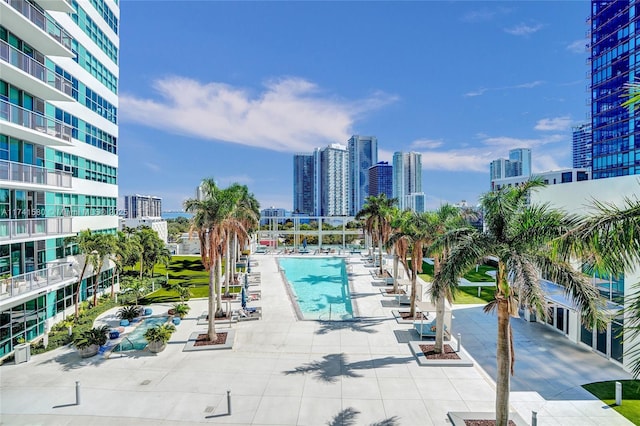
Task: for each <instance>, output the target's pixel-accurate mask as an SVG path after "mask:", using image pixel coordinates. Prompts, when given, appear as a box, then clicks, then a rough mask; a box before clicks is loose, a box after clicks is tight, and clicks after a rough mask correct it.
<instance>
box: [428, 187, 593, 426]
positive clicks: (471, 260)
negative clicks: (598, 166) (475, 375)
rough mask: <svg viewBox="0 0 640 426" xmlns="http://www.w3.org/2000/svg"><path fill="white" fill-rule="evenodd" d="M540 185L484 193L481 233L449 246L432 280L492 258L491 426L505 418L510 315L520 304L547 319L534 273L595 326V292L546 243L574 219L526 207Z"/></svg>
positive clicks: (511, 368) (511, 369)
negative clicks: (494, 322) (493, 382)
mask: <svg viewBox="0 0 640 426" xmlns="http://www.w3.org/2000/svg"><path fill="white" fill-rule="evenodd" d="M540 186H543V183H542V182H541V181H540V180H535V179H534V180H530V181H529V182H527V183H525V184H524V185H522V186H519V187H515V188H503V189H501V190H498V191H495V192H489V193H487V194H484V195H483V196H482V198H481V204H482V207H483V209H484V212H485V216H484V220H485V231H483V232H477V233H471V234H469V235H467V236H466V238H462V239H461V240H460V241H458V243H457V244H455V245H453V246H452V247H451V248H450V250H449V253H448V255H447V257H446V260H445V262H443V264H442V265H441V266H442V267H441V269H440V271H439V272H438V276H437V277H436V280H442V282H453V281H457V280H458V278H459V277H460V276H461V275H462V274H464V273H465V272H466V271H468V270H469V269H470V268H472V267H473V266H474V265H475V264H476V263H478V262H479V261H480V260H481V259H484V258H486V257H488V256H491V257H493V258H495V259H497V262H498V270H497V273H496V293H495V299H494V300H493V301H492V302H490V303H489V304H487V306H485V312H494V311H495V312H497V319H498V334H497V350H496V358H497V373H496V374H497V378H496V424H497V425H498V426H506V425H507V423H508V419H509V388H510V383H509V380H510V376H509V375H510V374H513V373H514V348H513V336H512V330H511V324H510V317H511V316H516V317H517V316H518V315H519V314H518V308H519V306H520V305H522V306H527V307H530V308H531V309H534V310H535V311H537V312H538V314H539V315H540V317H542V318H544V317H546V315H547V311H546V303H545V299H544V294H543V291H542V289H541V288H540V273H541V274H542V275H543V276H545V277H546V278H548V279H550V280H552V281H554V282H556V283H558V284H559V285H561V286H563V287H564V288H565V290H566V293H567V295H568V297H569V298H570V299H572V301H573V302H574V303H575V304H576V306H578V307H579V308H580V309H581V316H582V321H583V323H584V324H585V325H586V326H587V327H590V326H593V325H594V324H595V325H596V326H601V325H602V324H603V317H602V315H601V313H600V311H599V309H598V308H599V306H600V298H599V294H598V291H597V289H596V288H595V287H594V286H593V285H592V284H591V283H590V281H589V280H588V279H587V277H586V276H585V275H584V274H582V273H581V272H578V271H576V270H575V269H573V268H572V267H571V265H570V263H569V261H568V260H566V259H561V258H558V257H557V256H555V253H554V250H550V249H549V243H550V242H551V241H554V240H555V239H557V238H559V237H560V236H562V235H564V234H565V233H567V231H569V230H570V229H573V228H574V227H575V226H576V225H577V224H578V223H579V221H578V219H577V218H576V217H573V216H569V215H566V214H564V213H562V212H559V211H557V210H552V209H550V208H549V207H548V206H546V205H543V206H528V205H527V199H528V194H529V191H531V190H534V189H535V188H537V187H540Z"/></svg>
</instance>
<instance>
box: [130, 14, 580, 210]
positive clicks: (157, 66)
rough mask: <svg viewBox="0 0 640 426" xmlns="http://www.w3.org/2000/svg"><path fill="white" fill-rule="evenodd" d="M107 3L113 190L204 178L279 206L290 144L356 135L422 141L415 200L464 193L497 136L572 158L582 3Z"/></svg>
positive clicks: (474, 183) (484, 170)
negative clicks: (113, 95) (113, 57)
mask: <svg viewBox="0 0 640 426" xmlns="http://www.w3.org/2000/svg"><path fill="white" fill-rule="evenodd" d="M121 8H122V13H123V16H127V19H126V20H123V22H122V30H121V31H122V36H123V37H126V39H127V43H123V46H122V48H121V51H120V57H121V77H120V82H119V85H120V93H121V98H120V111H119V118H120V122H119V124H120V134H121V136H120V139H121V142H122V143H121V144H120V153H119V154H120V165H119V176H118V178H119V184H120V193H121V194H125V193H153V194H157V195H158V196H160V197H162V198H163V202H164V205H163V207H164V208H165V209H166V210H179V209H180V208H181V207H182V201H183V200H184V199H186V198H189V197H190V196H191V195H192V188H193V187H194V186H197V185H198V183H199V181H200V180H201V179H202V178H205V177H212V178H214V179H215V180H216V181H217V182H218V183H219V184H220V185H221V186H227V185H229V184H231V183H233V182H238V183H241V184H246V185H247V186H248V188H249V190H250V191H251V192H253V193H254V194H255V195H256V197H257V199H258V200H259V201H260V204H261V207H263V208H266V207H270V206H275V207H281V208H286V209H289V210H290V209H291V208H292V207H293V200H292V191H291V188H292V187H293V182H292V176H293V169H292V161H291V158H292V155H293V154H294V153H296V152H311V151H312V149H313V147H316V146H327V145H329V144H333V143H339V144H343V145H346V144H347V141H348V139H349V137H350V136H351V135H354V134H360V135H372V136H375V137H376V138H377V140H378V149H379V154H378V160H379V161H391V160H392V155H393V152H395V151H417V152H420V153H421V154H422V158H423V192H424V193H425V196H426V203H427V208H434V207H437V206H438V205H439V204H440V203H443V202H449V203H457V202H460V201H461V200H463V199H464V200H467V202H468V203H470V204H475V203H476V202H477V199H478V196H479V195H481V194H482V193H484V192H486V191H488V190H489V181H490V180H489V164H490V162H491V161H492V160H493V159H495V158H500V157H504V156H506V155H507V153H508V151H509V150H510V149H511V148H515V147H527V148H531V149H532V151H533V158H532V172H533V173H536V172H540V171H546V170H551V169H562V168H566V167H571V164H572V157H571V149H572V134H571V127H572V126H577V125H580V124H581V123H583V122H586V121H587V118H586V117H587V116H586V114H587V113H588V108H587V107H586V105H585V101H586V100H587V99H588V92H587V91H586V90H585V88H586V87H587V85H588V80H587V78H586V75H587V74H588V71H589V68H588V65H587V64H586V61H585V59H586V57H587V56H588V54H587V52H586V50H585V45H586V44H587V40H586V39H585V33H586V31H587V30H588V26H587V24H586V21H585V20H586V18H587V17H588V16H589V9H590V5H589V3H587V2H553V3H536V2H526V3H521V2H474V3H468V2H461V3H460V2H453V3H449V2H407V3H385V2H379V3H358V2H356V3H351V2H349V3H343V2H329V3H308V2H300V3H269V4H260V3H244V2H239V3H235V2H186V3H180V7H176V3H175V2H158V3H155V4H154V19H153V20H149V19H147V13H148V9H147V7H146V6H145V4H144V3H140V2H123V4H122V5H121ZM354 21H358V22H367V23H368V27H369V28H372V30H371V31H362V32H354V31H353V28H352V22H354ZM181 22H189V24H188V27H186V26H183V25H184V24H181ZM169 24H170V25H172V27H173V28H175V31H171V32H167V31H166V28H167V25H169ZM451 28H455V30H456V31H451ZM149 34H153V35H154V36H153V38H150V37H149ZM150 40H153V41H150ZM196 40H197V42H194V41H196ZM495 46H500V49H496V48H495ZM169 51H170V52H172V53H171V58H170V59H168V58H167V56H166V55H164V54H163V52H169ZM203 52H206V54H203ZM121 202H122V200H121Z"/></svg>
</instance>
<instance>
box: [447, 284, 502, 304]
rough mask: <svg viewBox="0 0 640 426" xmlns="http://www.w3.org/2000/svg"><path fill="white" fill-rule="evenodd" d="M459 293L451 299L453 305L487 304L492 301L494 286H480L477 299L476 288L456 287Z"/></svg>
mask: <svg viewBox="0 0 640 426" xmlns="http://www.w3.org/2000/svg"><path fill="white" fill-rule="evenodd" d="M458 289H459V291H458V293H457V294H456V296H455V298H454V299H453V302H454V303H457V304H461V305H469V304H478V303H487V302H490V301H492V300H493V295H494V293H495V292H496V286H481V287H480V289H481V290H480V291H481V292H480V297H478V287H477V286H473V287H458Z"/></svg>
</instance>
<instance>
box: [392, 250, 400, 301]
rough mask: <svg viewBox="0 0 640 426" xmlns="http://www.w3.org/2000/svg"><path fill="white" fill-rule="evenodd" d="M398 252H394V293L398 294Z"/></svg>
mask: <svg viewBox="0 0 640 426" xmlns="http://www.w3.org/2000/svg"><path fill="white" fill-rule="evenodd" d="M398 263H399V262H398V254H397V253H396V252H395V251H394V252H393V294H398Z"/></svg>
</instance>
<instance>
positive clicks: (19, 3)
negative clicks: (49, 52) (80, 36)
mask: <svg viewBox="0 0 640 426" xmlns="http://www.w3.org/2000/svg"><path fill="white" fill-rule="evenodd" d="M4 2H5V3H7V4H9V5H10V6H11V7H13V8H14V9H16V10H17V11H18V12H20V13H21V14H22V15H23V16H24V17H25V18H27V19H28V20H29V21H31V22H32V23H33V24H34V25H35V26H36V27H38V28H40V29H41V30H42V31H44V32H45V33H47V34H49V35H50V36H51V37H53V38H54V39H55V40H56V41H57V42H58V43H60V44H61V45H63V46H64V47H66V48H67V49H69V50H71V40H73V38H72V37H71V35H69V33H68V32H66V31H65V30H64V29H63V28H62V27H61V26H60V25H58V24H57V22H55V21H54V20H53V19H51V18H50V17H48V16H47V15H46V14H44V13H43V12H42V11H40V10H38V9H36V8H35V7H34V6H33V5H32V4H31V3H29V2H27V1H25V0H4Z"/></svg>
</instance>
